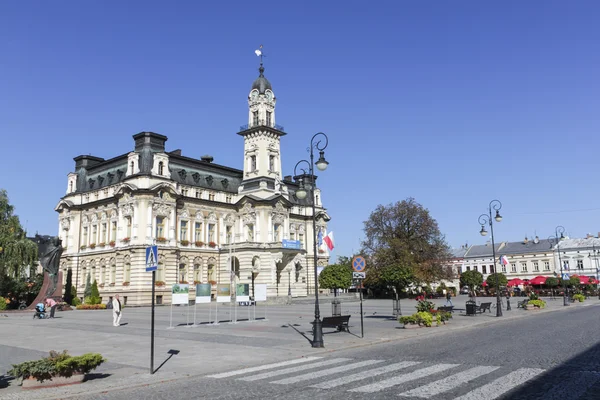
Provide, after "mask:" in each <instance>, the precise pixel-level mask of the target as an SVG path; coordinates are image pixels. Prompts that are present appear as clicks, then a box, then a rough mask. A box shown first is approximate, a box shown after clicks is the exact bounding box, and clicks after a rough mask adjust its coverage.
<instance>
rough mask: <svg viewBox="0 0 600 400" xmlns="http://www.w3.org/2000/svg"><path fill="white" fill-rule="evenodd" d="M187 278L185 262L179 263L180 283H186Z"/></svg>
mask: <svg viewBox="0 0 600 400" xmlns="http://www.w3.org/2000/svg"><path fill="white" fill-rule="evenodd" d="M184 282H186V280H185V264H179V283H184Z"/></svg>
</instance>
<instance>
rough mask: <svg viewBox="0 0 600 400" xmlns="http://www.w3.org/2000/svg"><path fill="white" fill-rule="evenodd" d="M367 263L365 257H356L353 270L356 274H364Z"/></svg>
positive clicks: (353, 261)
mask: <svg viewBox="0 0 600 400" xmlns="http://www.w3.org/2000/svg"><path fill="white" fill-rule="evenodd" d="M366 267H367V262H366V261H365V258H364V257H363V256H356V257H354V258H353V259H352V269H353V270H354V272H364V271H365V268H366Z"/></svg>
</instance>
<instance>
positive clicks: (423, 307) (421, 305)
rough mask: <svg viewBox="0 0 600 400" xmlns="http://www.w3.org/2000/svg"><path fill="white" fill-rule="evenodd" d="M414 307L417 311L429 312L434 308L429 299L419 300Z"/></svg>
mask: <svg viewBox="0 0 600 400" xmlns="http://www.w3.org/2000/svg"><path fill="white" fill-rule="evenodd" d="M415 308H416V309H417V311H418V312H430V311H431V310H433V309H434V308H435V304H433V303H432V302H431V301H427V300H421V301H419V302H418V303H417V305H416V306H415Z"/></svg>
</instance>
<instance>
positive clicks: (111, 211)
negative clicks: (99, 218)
mask: <svg viewBox="0 0 600 400" xmlns="http://www.w3.org/2000/svg"><path fill="white" fill-rule="evenodd" d="M117 216H118V213H117V210H110V219H116V218H117Z"/></svg>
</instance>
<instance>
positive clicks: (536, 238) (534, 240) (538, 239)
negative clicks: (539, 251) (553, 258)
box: [533, 236, 540, 244]
mask: <svg viewBox="0 0 600 400" xmlns="http://www.w3.org/2000/svg"><path fill="white" fill-rule="evenodd" d="M539 242H540V238H539V237H538V236H536V237H535V239H533V243H535V244H538V243H539Z"/></svg>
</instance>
